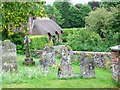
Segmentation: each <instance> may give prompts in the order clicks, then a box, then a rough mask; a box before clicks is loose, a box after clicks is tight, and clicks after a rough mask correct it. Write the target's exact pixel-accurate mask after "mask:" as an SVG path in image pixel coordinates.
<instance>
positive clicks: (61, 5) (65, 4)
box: [53, 0, 71, 27]
mask: <svg viewBox="0 0 120 90" xmlns="http://www.w3.org/2000/svg"><path fill="white" fill-rule="evenodd" d="M53 5H54V6H55V7H56V8H57V10H59V12H60V14H61V17H62V20H63V24H62V27H69V20H68V18H67V17H68V16H69V9H70V7H71V3H70V2H69V0H63V1H62V2H59V0H56V1H55V2H54V4H53Z"/></svg>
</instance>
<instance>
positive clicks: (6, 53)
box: [2, 40, 18, 72]
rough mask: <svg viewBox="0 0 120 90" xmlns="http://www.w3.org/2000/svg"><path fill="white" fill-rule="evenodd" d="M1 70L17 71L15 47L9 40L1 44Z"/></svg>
mask: <svg viewBox="0 0 120 90" xmlns="http://www.w3.org/2000/svg"><path fill="white" fill-rule="evenodd" d="M2 70H4V71H6V72H7V71H11V72H12V71H18V63H17V53H16V45H15V44H13V43H12V42H11V41H10V40H5V41H3V42H2Z"/></svg>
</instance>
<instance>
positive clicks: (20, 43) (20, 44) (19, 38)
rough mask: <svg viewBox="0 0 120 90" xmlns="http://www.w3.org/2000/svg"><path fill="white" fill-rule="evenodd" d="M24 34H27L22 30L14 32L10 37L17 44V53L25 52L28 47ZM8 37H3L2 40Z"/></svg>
mask: <svg viewBox="0 0 120 90" xmlns="http://www.w3.org/2000/svg"><path fill="white" fill-rule="evenodd" d="M24 36H25V34H24V33H22V32H19V33H14V34H12V35H10V36H9V37H8V39H9V40H11V42H13V43H14V44H15V45H16V49H17V53H19V54H24V53H25V51H26V49H25V45H24ZM5 39H6V38H4V37H2V40H5Z"/></svg>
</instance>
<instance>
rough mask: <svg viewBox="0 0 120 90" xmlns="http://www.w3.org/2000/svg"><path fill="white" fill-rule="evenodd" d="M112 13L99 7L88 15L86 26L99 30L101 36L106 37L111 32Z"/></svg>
mask: <svg viewBox="0 0 120 90" xmlns="http://www.w3.org/2000/svg"><path fill="white" fill-rule="evenodd" d="M111 17H112V13H111V12H109V11H107V10H106V9H104V8H98V9H96V10H95V11H92V12H90V13H89V16H87V17H86V20H85V21H86V27H87V29H89V30H93V31H95V32H97V33H98V34H99V35H100V36H101V38H106V36H107V34H108V33H109V21H110V18H111Z"/></svg>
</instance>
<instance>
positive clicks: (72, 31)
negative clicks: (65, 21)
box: [62, 28, 78, 43]
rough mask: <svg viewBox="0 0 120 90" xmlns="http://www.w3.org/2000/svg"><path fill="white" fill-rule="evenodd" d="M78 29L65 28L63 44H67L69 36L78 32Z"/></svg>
mask: <svg viewBox="0 0 120 90" xmlns="http://www.w3.org/2000/svg"><path fill="white" fill-rule="evenodd" d="M77 29H78V28H65V29H63V32H64V33H63V35H62V37H63V38H62V40H63V43H65V42H67V38H68V35H69V34H70V35H72V34H73V33H74V31H75V30H77Z"/></svg>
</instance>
